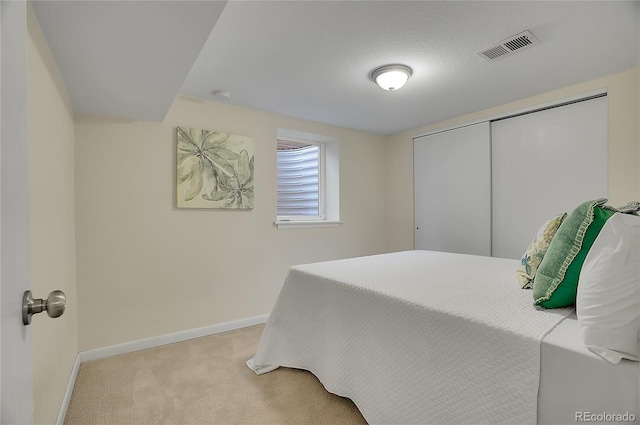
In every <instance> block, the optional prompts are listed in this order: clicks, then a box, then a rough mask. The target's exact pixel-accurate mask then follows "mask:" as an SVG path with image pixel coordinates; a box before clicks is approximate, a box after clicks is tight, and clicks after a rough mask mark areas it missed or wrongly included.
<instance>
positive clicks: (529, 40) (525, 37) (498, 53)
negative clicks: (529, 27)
mask: <svg viewBox="0 0 640 425" xmlns="http://www.w3.org/2000/svg"><path fill="white" fill-rule="evenodd" d="M537 43H539V42H538V39H537V38H536V37H535V36H534V35H533V34H531V31H524V32H521V33H520V34H516V35H514V36H513V37H509V38H507V39H506V40H502V41H501V42H500V44H498V45H497V46H491V47H489V48H487V49H482V50H481V51H479V52H476V55H478V56H480V57H482V58H484V59H486V60H489V61H493V60H496V59H499V58H503V57H505V56H507V55H510V54H512V53H514V52H515V51H517V50H522V49H524V48H525V47H529V46H532V45H534V44H537Z"/></svg>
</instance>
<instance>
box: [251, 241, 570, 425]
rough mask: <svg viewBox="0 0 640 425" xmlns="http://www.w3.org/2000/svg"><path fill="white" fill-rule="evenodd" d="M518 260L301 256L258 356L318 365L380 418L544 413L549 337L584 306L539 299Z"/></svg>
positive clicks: (335, 388) (341, 391)
mask: <svg viewBox="0 0 640 425" xmlns="http://www.w3.org/2000/svg"><path fill="white" fill-rule="evenodd" d="M518 264H519V262H518V261H516V260H508V259H501V258H492V257H481V256H473V255H465V254H452V253H444V252H433V251H406V252H400V253H393V254H384V255H378V256H370V257H360V258H355V259H348V260H337V261H330V262H325V263H316V264H309V265H303V266H296V267H292V269H291V270H290V272H289V275H288V276H287V279H286V280H285V283H284V286H283V288H282V290H281V292H280V296H279V298H278V301H277V302H276V305H275V307H274V309H273V311H272V313H271V315H270V317H269V321H268V322H267V325H266V327H265V330H264V333H263V335H262V338H261V340H260V344H259V347H258V350H257V352H256V355H255V357H254V358H253V359H251V360H250V361H249V362H248V363H247V364H248V365H249V366H250V367H251V368H252V369H254V371H256V373H258V374H260V373H265V372H267V371H270V370H273V369H274V368H276V367H278V366H285V367H294V368H300V369H306V370H309V371H311V372H312V373H314V374H315V375H316V376H317V377H318V378H319V380H320V381H321V382H322V383H323V385H324V386H325V388H326V389H327V390H328V391H330V392H332V393H335V394H338V395H341V396H345V397H349V398H351V399H352V400H353V401H354V403H355V404H356V405H357V406H358V408H359V409H360V411H361V412H362V414H363V416H364V417H365V419H366V420H367V421H368V422H369V423H370V424H411V423H415V424H424V423H448V424H452V423H459V424H469V423H474V424H480V423H486V424H495V423H505V424H513V423H530V424H535V423H536V420H537V416H536V415H537V405H536V397H537V395H538V383H539V380H540V376H539V374H540V354H541V353H540V349H541V341H542V339H543V337H544V336H545V335H546V334H547V333H548V332H549V331H550V330H551V329H553V328H554V327H556V325H558V324H559V323H560V322H561V321H562V320H563V319H564V318H565V317H567V316H568V315H569V314H570V313H571V311H572V309H557V310H536V309H535V308H533V307H532V298H531V293H530V291H524V290H522V289H520V288H519V287H518V285H517V282H516V280H515V269H516V268H517V266H518Z"/></svg>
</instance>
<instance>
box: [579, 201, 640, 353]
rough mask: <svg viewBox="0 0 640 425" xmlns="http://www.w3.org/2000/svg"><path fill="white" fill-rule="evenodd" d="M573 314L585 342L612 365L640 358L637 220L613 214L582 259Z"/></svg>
mask: <svg viewBox="0 0 640 425" xmlns="http://www.w3.org/2000/svg"><path fill="white" fill-rule="evenodd" d="M576 312H577V315H578V322H579V323H580V328H581V329H582V336H583V338H584V343H585V345H586V346H587V348H589V350H591V351H592V352H594V353H596V354H597V355H599V356H600V357H602V358H604V359H606V360H608V361H610V362H611V363H614V364H617V363H619V362H620V360H621V359H629V360H635V361H638V357H639V356H640V217H638V216H634V215H628V214H614V215H613V217H611V218H610V219H609V220H608V221H607V222H606V224H605V225H604V227H603V228H602V230H601V231H600V233H599V234H598V237H597V238H596V240H595V242H594V243H593V246H592V247H591V250H590V251H589V254H587V257H586V258H585V261H584V265H583V266H582V270H581V272H580V279H579V281H578V294H577V298H576Z"/></svg>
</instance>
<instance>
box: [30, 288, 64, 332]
mask: <svg viewBox="0 0 640 425" xmlns="http://www.w3.org/2000/svg"><path fill="white" fill-rule="evenodd" d="M66 304H67V297H66V296H65V294H64V292H62V291H53V292H51V293H50V294H49V296H48V297H47V299H46V300H43V299H42V298H36V299H34V298H33V295H31V291H25V293H24V295H23V296H22V323H23V324H24V325H30V324H31V316H33V315H34V314H38V313H42V312H43V311H45V310H46V312H47V315H49V317H51V318H56V317H60V316H62V314H63V313H64V310H65V308H66Z"/></svg>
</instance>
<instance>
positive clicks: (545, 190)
mask: <svg viewBox="0 0 640 425" xmlns="http://www.w3.org/2000/svg"><path fill="white" fill-rule="evenodd" d="M607 123H608V113H607V98H606V97H600V98H596V99H591V100H586V101H582V102H578V103H574V104H570V105H565V106H561V107H556V108H552V109H547V110H544V111H539V112H535V113H531V114H526V115H522V116H519V117H514V118H508V119H504V120H501V121H495V122H493V123H492V124H491V143H492V146H491V152H492V167H493V169H492V179H493V182H492V202H493V206H492V211H493V214H492V217H493V223H492V228H493V237H492V240H493V247H492V252H493V256H494V257H503V258H514V259H519V258H521V257H522V253H523V252H524V251H525V250H526V249H527V246H529V244H530V243H531V241H532V240H533V238H534V236H535V235H536V232H537V231H538V229H539V228H540V226H542V224H543V223H545V222H546V221H547V220H549V219H550V218H552V217H554V216H557V215H559V214H562V213H563V212H567V213H571V212H572V211H573V210H574V209H575V208H576V207H577V206H578V205H580V204H582V203H583V202H585V201H588V200H592V199H598V198H606V197H607V177H608V171H607V140H608V128H607V127H608V125H607Z"/></svg>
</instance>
